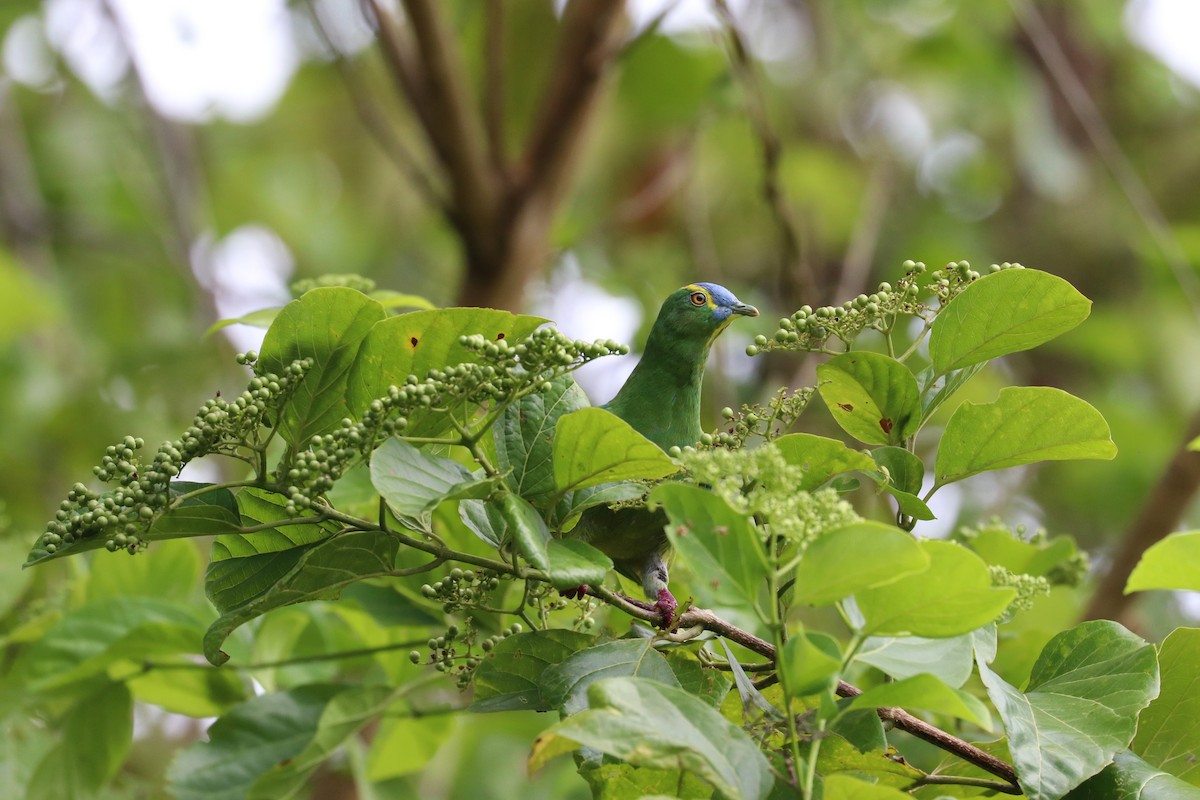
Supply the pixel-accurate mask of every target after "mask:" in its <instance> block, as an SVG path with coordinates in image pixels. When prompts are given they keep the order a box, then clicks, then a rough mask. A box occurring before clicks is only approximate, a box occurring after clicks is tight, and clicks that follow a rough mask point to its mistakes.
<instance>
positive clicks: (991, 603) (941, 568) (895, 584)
mask: <svg viewBox="0 0 1200 800" xmlns="http://www.w3.org/2000/svg"><path fill="white" fill-rule="evenodd" d="M818 541H819V540H818ZM918 544H919V545H920V547H921V548H922V549H923V550H924V551H925V553H926V555H927V556H928V557H929V567H928V568H927V569H925V570H924V571H921V572H915V573H909V574H908V575H905V576H904V577H902V578H900V579H899V580H896V581H892V582H891V583H888V584H885V585H883V586H878V587H875V588H872V589H866V590H864V591H861V592H857V593H855V595H854V599H855V601H856V602H857V604H858V609H859V611H860V612H861V613H862V615H863V618H864V619H865V624H864V627H863V632H864V633H867V634H872V635H880V634H883V635H893V636H928V637H932V638H943V637H949V636H958V635H959V634H963V633H967V632H968V631H972V630H974V629H976V628H978V627H981V626H983V625H987V624H988V623H989V622H992V621H994V620H995V619H996V617H998V616H1000V614H1001V613H1003V611H1004V609H1005V608H1007V607H1008V604H1009V603H1010V602H1012V600H1013V598H1015V597H1016V590H1015V589H1012V588H1010V587H1007V586H1006V587H1001V588H993V587H992V582H991V578H990V576H989V574H988V569H987V565H986V564H984V563H983V560H982V559H980V558H979V556H977V555H975V554H974V553H972V552H971V551H970V550H967V549H966V548H965V547H962V546H960V545H957V544H954V543H952V542H939V541H932V540H924V541H921V542H919V543H918Z"/></svg>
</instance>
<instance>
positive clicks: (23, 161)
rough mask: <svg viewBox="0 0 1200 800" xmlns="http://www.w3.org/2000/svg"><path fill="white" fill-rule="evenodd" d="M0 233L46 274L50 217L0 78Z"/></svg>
mask: <svg viewBox="0 0 1200 800" xmlns="http://www.w3.org/2000/svg"><path fill="white" fill-rule="evenodd" d="M0 234H2V235H3V239H4V241H5V242H7V243H8V244H9V246H10V247H11V248H12V251H13V253H14V254H15V255H16V256H17V258H18V259H19V260H20V261H21V262H23V263H24V264H26V265H27V266H28V267H30V268H32V269H33V270H36V271H37V272H39V273H41V274H42V276H43V277H47V278H48V277H50V272H51V270H52V268H53V255H52V253H51V251H50V220H49V218H48V215H47V213H46V205H45V203H44V202H43V200H42V192H41V189H40V188H39V187H38V180H37V174H36V172H35V170H34V164H33V160H32V159H31V158H30V157H29V143H28V139H27V137H26V134H25V125H24V123H23V121H22V119H21V112H20V109H19V108H18V107H17V104H16V102H15V99H14V98H13V96H12V85H11V84H10V83H8V82H4V81H0Z"/></svg>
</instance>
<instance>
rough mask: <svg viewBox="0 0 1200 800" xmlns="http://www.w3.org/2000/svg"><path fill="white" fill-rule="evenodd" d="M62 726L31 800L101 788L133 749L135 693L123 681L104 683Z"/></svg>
mask: <svg viewBox="0 0 1200 800" xmlns="http://www.w3.org/2000/svg"><path fill="white" fill-rule="evenodd" d="M61 725H62V727H61V731H62V742H61V744H59V745H58V746H56V747H54V748H52V749H51V750H50V752H48V753H47V754H46V756H45V757H44V758H43V759H42V761H41V763H39V764H38V766H37V769H36V770H35V772H34V777H33V779H32V780H31V781H30V785H29V791H28V793H27V794H26V795H25V797H26V800H61V798H83V797H93V796H95V795H96V794H97V793H99V791H100V790H101V789H103V788H104V786H105V785H107V784H108V782H109V781H110V780H112V778H113V776H114V775H116V774H117V770H118V769H119V768H120V766H121V763H122V762H123V761H124V760H125V755H126V754H127V753H128V752H129V744H130V742H131V741H132V740H133V698H132V697H131V696H130V694H129V690H128V689H127V688H126V687H125V686H124V685H122V684H120V683H116V684H111V685H108V686H105V687H103V688H102V689H101V690H100V691H98V692H96V693H95V694H93V695H91V696H89V697H87V698H85V699H83V700H81V701H80V702H78V703H76V704H75V705H74V706H73V707H72V708H71V710H70V711H68V712H67V714H66V716H65V717H64V718H63V720H62V723H61ZM84 743H86V745H85V746H80V745H81V744H84ZM10 788H11V787H10Z"/></svg>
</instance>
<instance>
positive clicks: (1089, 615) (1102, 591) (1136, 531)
mask: <svg viewBox="0 0 1200 800" xmlns="http://www.w3.org/2000/svg"><path fill="white" fill-rule="evenodd" d="M1197 436H1200V410H1197V412H1196V415H1195V416H1193V417H1192V420H1191V422H1190V423H1189V424H1188V427H1187V431H1186V432H1185V433H1184V435H1183V440H1182V441H1181V442H1180V443H1179V446H1178V447H1177V448H1176V449H1175V454H1174V455H1173V456H1171V460H1170V462H1168V463H1167V466H1166V467H1165V468H1164V469H1163V471H1162V474H1161V475H1160V476H1159V478H1158V481H1156V482H1155V484H1154V487H1153V488H1152V489H1151V490H1150V493H1149V494H1148V495H1147V496H1146V500H1145V502H1144V503H1143V505H1142V507H1141V510H1140V511H1139V512H1138V515H1137V517H1136V518H1135V519H1134V520H1133V522H1132V523H1131V524H1130V526H1129V529H1128V530H1127V531H1126V532H1125V535H1124V536H1122V537H1121V544H1120V549H1119V550H1118V551H1117V552H1116V554H1115V555H1114V556H1113V558H1112V563H1111V565H1110V566H1109V568H1108V572H1106V573H1105V574H1104V577H1103V578H1102V579H1101V580H1100V583H1099V585H1098V586H1097V587H1096V591H1095V592H1094V593H1093V594H1092V601H1091V603H1089V604H1088V607H1087V610H1086V611H1085V612H1084V614H1083V618H1084V619H1085V620H1087V619H1118V618H1120V617H1121V615H1122V614H1123V613H1124V612H1125V611H1126V610H1127V609H1128V608H1129V604H1130V603H1131V602H1132V601H1133V598H1132V597H1131V596H1130V595H1127V594H1125V584H1126V583H1127V582H1128V581H1129V576H1130V574H1132V572H1133V568H1134V566H1136V565H1137V562H1138V561H1139V560H1141V557H1142V553H1144V552H1146V549H1147V548H1148V547H1150V545H1152V544H1154V543H1155V542H1157V541H1158V540H1160V539H1162V538H1163V537H1164V536H1166V535H1167V534H1168V533H1171V532H1172V531H1173V530H1175V529H1176V527H1178V525H1179V522H1180V520H1182V519H1183V515H1184V513H1185V512H1186V511H1187V509H1188V506H1189V505H1191V502H1192V498H1194V497H1195V496H1196V492H1197V491H1198V490H1200V453H1197V452H1195V451H1193V450H1189V449H1188V443H1190V442H1191V441H1192V440H1193V439H1195V438H1196V437H1197Z"/></svg>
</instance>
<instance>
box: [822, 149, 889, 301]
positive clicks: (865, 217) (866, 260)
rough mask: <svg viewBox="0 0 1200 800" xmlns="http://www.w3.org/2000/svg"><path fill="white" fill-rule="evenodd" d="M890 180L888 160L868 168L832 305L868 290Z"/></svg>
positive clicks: (877, 160) (880, 159)
mask: <svg viewBox="0 0 1200 800" xmlns="http://www.w3.org/2000/svg"><path fill="white" fill-rule="evenodd" d="M893 178H894V174H893V169H892V162H891V161H889V160H887V158H885V157H880V158H878V159H876V160H875V162H874V163H873V164H872V165H871V173H870V176H869V178H868V179H867V190H866V193H865V194H864V196H863V201H862V208H861V209H860V210H859V212H858V220H857V221H856V222H855V225H854V232H853V233H852V234H851V235H850V243H849V245H848V246H847V247H846V256H845V258H844V259H843V260H842V269H841V274H840V275H839V277H838V284H837V289H836V290H835V291H834V293H833V295H832V297H833V300H834V301H835V302H836V301H837V300H839V299H846V298H850V297H854V296H855V295H857V294H859V293H861V292H864V291H866V289H867V286H868V284H869V282H870V280H871V262H872V260H873V259H874V258H875V253H876V250H877V248H878V246H879V232H880V230H881V229H882V228H883V220H884V217H886V216H887V209H888V203H889V201H890V199H891V190H892V181H893Z"/></svg>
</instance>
